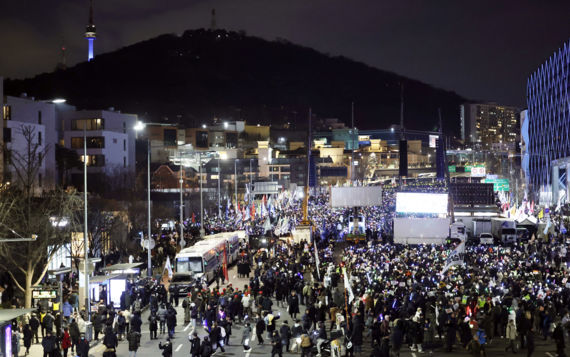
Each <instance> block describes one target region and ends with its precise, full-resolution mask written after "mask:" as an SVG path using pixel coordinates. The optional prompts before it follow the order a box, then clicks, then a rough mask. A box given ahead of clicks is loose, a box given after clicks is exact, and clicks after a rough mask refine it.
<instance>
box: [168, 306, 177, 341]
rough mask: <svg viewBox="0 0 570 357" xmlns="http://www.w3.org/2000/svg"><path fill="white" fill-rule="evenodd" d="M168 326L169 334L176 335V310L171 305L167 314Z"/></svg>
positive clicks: (170, 335)
mask: <svg viewBox="0 0 570 357" xmlns="http://www.w3.org/2000/svg"><path fill="white" fill-rule="evenodd" d="M166 327H168V336H169V337H170V338H172V337H174V329H175V328H176V310H174V307H172V306H170V307H169V308H168V312H167V314H166Z"/></svg>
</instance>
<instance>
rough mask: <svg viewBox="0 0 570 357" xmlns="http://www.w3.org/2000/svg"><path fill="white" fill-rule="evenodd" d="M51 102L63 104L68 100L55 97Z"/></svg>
mask: <svg viewBox="0 0 570 357" xmlns="http://www.w3.org/2000/svg"><path fill="white" fill-rule="evenodd" d="M51 102H52V103H53V104H63V103H65V102H67V100H66V99H64V98H55V99H53V100H52V101H51Z"/></svg>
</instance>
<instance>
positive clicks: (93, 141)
mask: <svg viewBox="0 0 570 357" xmlns="http://www.w3.org/2000/svg"><path fill="white" fill-rule="evenodd" d="M71 148H72V149H83V137H81V136H79V137H75V138H71ZM87 148H89V149H103V148H105V138H104V137H102V136H88V137H87Z"/></svg>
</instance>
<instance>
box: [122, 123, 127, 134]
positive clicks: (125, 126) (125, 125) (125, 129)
mask: <svg viewBox="0 0 570 357" xmlns="http://www.w3.org/2000/svg"><path fill="white" fill-rule="evenodd" d="M123 133H124V134H126V133H127V123H125V122H123Z"/></svg>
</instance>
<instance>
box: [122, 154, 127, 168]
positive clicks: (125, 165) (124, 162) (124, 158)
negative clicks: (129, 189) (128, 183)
mask: <svg viewBox="0 0 570 357" xmlns="http://www.w3.org/2000/svg"><path fill="white" fill-rule="evenodd" d="M123 167H124V168H127V158H126V157H124V156H123Z"/></svg>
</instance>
